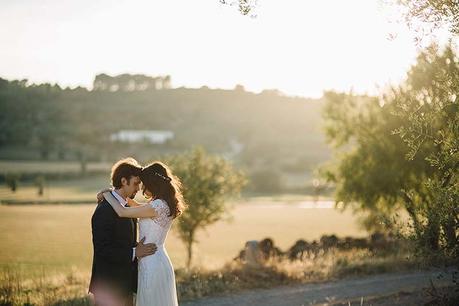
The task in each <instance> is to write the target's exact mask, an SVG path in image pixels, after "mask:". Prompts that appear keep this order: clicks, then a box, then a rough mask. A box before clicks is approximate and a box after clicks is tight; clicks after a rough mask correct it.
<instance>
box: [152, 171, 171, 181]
mask: <svg viewBox="0 0 459 306" xmlns="http://www.w3.org/2000/svg"><path fill="white" fill-rule="evenodd" d="M155 175H156V176H159V177H160V178H162V179H163V180H165V181H168V182H170V181H171V178H170V177H167V176H164V175H162V174H159V173H158V172H155Z"/></svg>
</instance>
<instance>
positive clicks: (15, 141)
mask: <svg viewBox="0 0 459 306" xmlns="http://www.w3.org/2000/svg"><path fill="white" fill-rule="evenodd" d="M125 78H126V77H125ZM98 79H99V80H100V76H99V77H98ZM160 80H161V81H162V82H165V81H164V80H166V81H167V82H170V77H165V78H162V79H160ZM95 81H96V80H95ZM126 84H131V85H130V87H128V86H127V85H126V86H125V87H123V88H130V90H117V91H110V89H109V88H110V87H104V86H102V85H100V83H99V87H98V88H95V90H92V91H90V90H87V89H85V88H76V89H68V88H67V89H62V88H60V87H59V86H57V85H50V84H41V85H34V84H33V85H28V84H27V82H26V81H7V80H4V79H0V113H1V115H0V119H1V121H0V122H1V127H2V133H1V136H0V158H1V159H21V158H22V159H61V160H62V159H63V160H78V159H87V160H113V159H116V158H118V157H121V156H125V155H134V156H136V157H137V158H139V159H143V160H146V159H151V158H154V157H157V156H159V155H161V154H167V153H171V152H180V151H182V150H186V149H189V148H191V147H192V146H195V145H201V146H204V147H205V148H206V149H207V150H209V151H211V152H214V153H219V154H224V155H225V156H227V157H228V158H231V159H232V160H234V162H235V163H237V164H239V165H241V166H243V167H245V168H247V169H249V170H251V171H252V170H253V171H255V170H260V169H261V170H263V169H264V170H266V169H267V170H276V171H287V172H293V173H294V172H297V173H304V172H310V171H311V170H312V169H313V168H314V167H315V166H317V165H318V164H319V163H321V162H323V161H325V160H328V159H329V157H330V150H329V149H328V148H327V146H326V145H325V141H324V134H323V132H322V131H321V108H322V105H323V103H322V100H320V99H307V98H299V97H288V96H283V95H281V94H279V93H278V92H277V91H275V90H273V91H265V92H262V93H260V94H255V93H251V92H247V91H245V90H244V89H243V88H242V87H241V86H238V87H236V88H235V89H234V90H222V89H209V88H206V87H203V88H200V89H190V88H176V89H171V88H169V87H168V86H163V87H161V88H160V89H158V88H157V87H156V86H151V87H148V88H145V87H144V88H143V90H136V88H138V87H136V86H140V85H138V84H137V85H136V84H134V83H132V82H131V83H129V82H128V83H126ZM164 84H165V83H164ZM167 84H169V83H167ZM103 88H105V89H106V90H101V89H103ZM111 88H114V87H111ZM115 88H117V87H116V86H115ZM118 88H120V87H118ZM120 130H165V131H172V132H173V133H174V138H173V139H172V140H169V141H168V142H166V143H165V144H161V145H159V144H156V145H154V144H149V143H138V144H122V143H113V142H111V141H110V135H112V134H114V133H117V132H119V131H120Z"/></svg>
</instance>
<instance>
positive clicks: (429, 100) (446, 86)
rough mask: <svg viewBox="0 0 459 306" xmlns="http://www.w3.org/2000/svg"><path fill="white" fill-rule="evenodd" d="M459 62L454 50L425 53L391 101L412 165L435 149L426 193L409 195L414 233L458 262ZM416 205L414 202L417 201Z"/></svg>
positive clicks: (427, 158) (428, 159) (430, 156)
mask: <svg viewBox="0 0 459 306" xmlns="http://www.w3.org/2000/svg"><path fill="white" fill-rule="evenodd" d="M458 88H459V60H458V58H457V56H456V54H455V51H454V49H453V47H451V46H447V47H446V48H445V49H444V50H439V49H438V47H436V46H431V47H430V48H428V49H427V50H426V51H424V52H422V53H421V54H420V56H419V57H418V62H417V65H416V66H415V67H413V69H412V70H411V71H410V73H409V77H408V81H407V83H406V86H405V87H404V88H400V89H399V90H398V91H394V95H393V96H392V97H391V100H392V101H393V103H395V104H396V105H397V109H398V112H397V114H398V116H400V118H402V119H403V121H404V123H403V124H402V126H401V127H400V128H399V129H398V130H397V133H398V134H399V135H400V136H401V138H402V139H403V140H404V141H405V143H406V144H407V146H408V147H409V152H408V155H407V157H408V159H410V160H412V159H413V158H415V157H416V156H418V155H422V153H420V152H421V151H422V150H423V148H425V147H433V148H434V150H432V151H431V152H430V154H428V155H425V156H424V158H425V161H426V162H427V163H428V164H429V165H430V166H431V168H432V169H433V173H432V174H431V175H430V176H429V177H428V178H426V179H425V180H424V181H423V184H424V186H425V189H423V190H416V189H412V190H410V191H409V195H410V196H409V197H408V199H407V200H408V201H410V200H413V199H421V201H420V203H419V205H416V206H415V207H414V209H415V211H416V215H417V216H418V218H417V220H416V222H415V223H414V227H415V230H416V236H417V238H418V239H419V240H422V241H423V245H428V246H430V247H431V248H432V249H433V250H437V249H441V250H443V251H444V252H446V253H447V255H453V256H459V245H458V244H459V243H458V235H459V233H458V230H459V205H458V203H459V181H458V177H457V175H458V169H459V101H458V95H459V92H458ZM413 201H415V200H413Z"/></svg>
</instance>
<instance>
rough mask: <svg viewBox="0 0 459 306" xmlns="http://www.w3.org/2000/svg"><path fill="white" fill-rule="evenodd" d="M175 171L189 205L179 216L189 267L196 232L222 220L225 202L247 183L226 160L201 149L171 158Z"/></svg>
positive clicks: (180, 234) (180, 233)
mask: <svg viewBox="0 0 459 306" xmlns="http://www.w3.org/2000/svg"><path fill="white" fill-rule="evenodd" d="M168 163H169V164H170V166H171V168H172V170H173V172H174V174H175V175H176V176H178V177H179V178H180V179H181V181H182V185H183V196H184V198H185V201H186V203H187V204H188V205H189V206H188V208H187V210H186V211H185V212H184V213H183V215H182V216H180V218H179V222H178V224H177V225H178V233H179V237H180V239H181V240H182V241H183V242H184V243H185V245H186V248H187V253H188V255H187V266H188V267H190V266H191V260H192V257H193V244H194V243H195V242H197V241H196V232H197V231H198V230H199V229H204V228H206V227H207V226H209V225H211V224H213V223H215V222H217V221H219V220H221V219H222V218H223V217H224V215H225V214H226V213H227V212H228V206H227V205H225V201H226V200H227V199H229V198H231V197H233V196H236V195H238V194H239V193H240V191H241V188H242V187H243V186H244V185H245V182H246V181H245V178H244V176H243V174H242V173H241V172H239V171H237V170H235V169H234V168H233V167H232V165H231V164H230V163H229V162H228V161H227V160H225V159H223V158H221V157H218V156H214V155H210V154H208V153H206V151H204V150H203V149H201V148H197V149H194V150H192V151H190V152H188V153H185V154H183V155H177V156H173V157H172V158H170V159H169V161H168Z"/></svg>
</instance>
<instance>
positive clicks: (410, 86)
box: [324, 47, 459, 256]
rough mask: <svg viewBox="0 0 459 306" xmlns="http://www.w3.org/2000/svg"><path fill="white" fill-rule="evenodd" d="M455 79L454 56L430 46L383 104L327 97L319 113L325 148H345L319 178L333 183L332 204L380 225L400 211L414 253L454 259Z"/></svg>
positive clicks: (458, 70)
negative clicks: (414, 246) (410, 231)
mask: <svg viewBox="0 0 459 306" xmlns="http://www.w3.org/2000/svg"><path fill="white" fill-rule="evenodd" d="M458 76H459V63H458V60H457V58H456V57H455V54H454V52H453V49H452V48H451V47H448V48H446V49H445V51H443V52H442V53H438V49H437V48H435V47H432V48H429V49H428V50H427V51H424V52H422V53H421V54H420V55H419V57H418V60H417V64H416V65H415V66H413V67H412V69H411V70H410V72H409V73H408V78H407V80H406V82H404V83H403V84H401V85H400V86H398V87H394V88H392V90H391V91H390V93H389V94H386V95H385V96H384V97H383V98H382V99H378V98H370V97H356V96H354V95H346V94H336V93H327V94H326V95H325V97H326V99H327V105H326V107H325V112H324V117H325V120H326V133H327V137H328V140H329V142H330V143H332V144H334V145H335V148H337V149H340V148H341V149H344V150H342V151H341V156H340V157H339V158H337V163H336V165H334V167H331V168H329V169H328V170H326V171H325V172H324V173H325V175H326V177H327V178H328V180H329V181H332V182H334V183H336V184H337V191H336V200H337V201H342V202H343V203H344V204H345V205H346V206H352V207H353V208H354V209H356V210H363V211H367V212H370V217H371V219H373V220H379V221H387V219H388V217H390V215H391V214H392V213H393V212H394V211H396V210H397V209H399V208H401V209H404V210H405V211H406V212H407V213H408V215H409V218H410V225H411V226H412V228H413V234H414V239H415V241H416V242H417V243H418V246H419V247H420V248H419V249H420V250H426V251H434V252H437V251H444V252H445V254H446V255H454V256H457V236H458V235H457V231H458V224H459V223H458V208H457V202H458V199H459V193H458V192H459V187H458V181H457V169H458V167H459V163H458V158H459V156H458V152H459V146H458V139H459V135H458V132H459V115H458V114H459V112H458V110H459V109H458V101H457V96H458V95H459V93H458V92H457V88H459V86H458V85H459V83H458V81H459V78H458ZM375 216H376V218H375ZM372 225H374V223H373V224H372Z"/></svg>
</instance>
